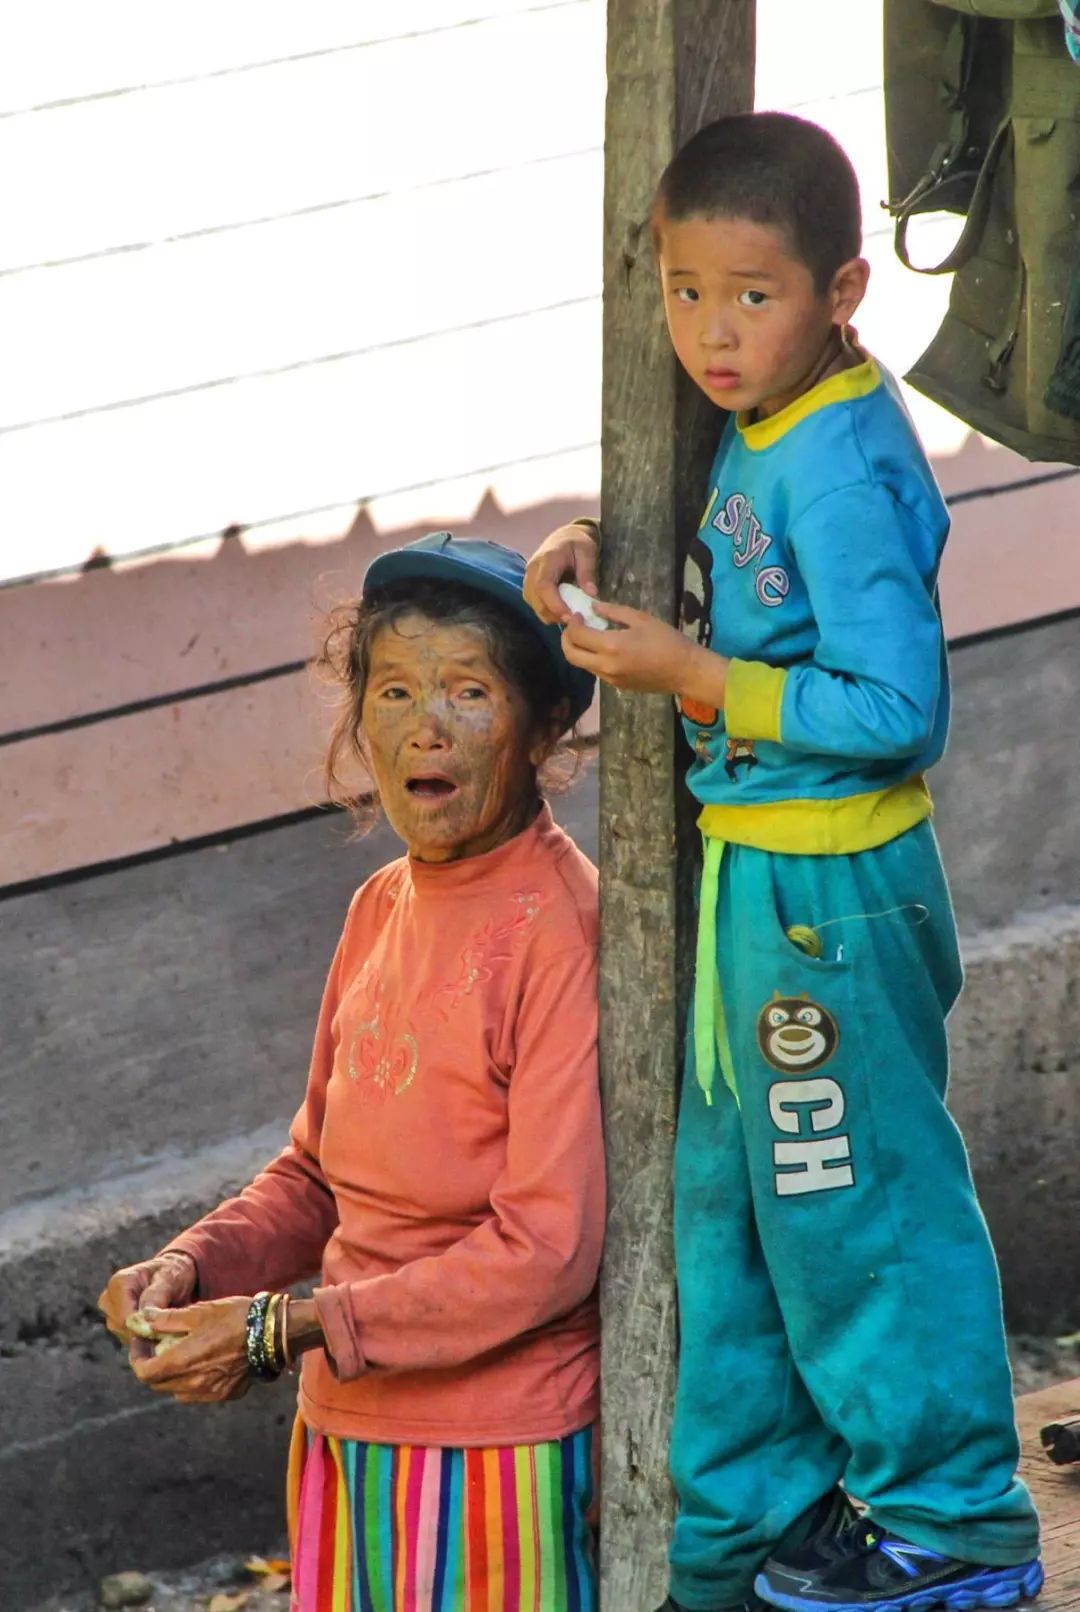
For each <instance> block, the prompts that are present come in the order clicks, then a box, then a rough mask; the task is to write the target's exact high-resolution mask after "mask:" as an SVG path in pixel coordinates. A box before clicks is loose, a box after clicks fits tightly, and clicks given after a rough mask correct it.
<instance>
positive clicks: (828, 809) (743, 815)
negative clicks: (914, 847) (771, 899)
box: [698, 773, 934, 856]
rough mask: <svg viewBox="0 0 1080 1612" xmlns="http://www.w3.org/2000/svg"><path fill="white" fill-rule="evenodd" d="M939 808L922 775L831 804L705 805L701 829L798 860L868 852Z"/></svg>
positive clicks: (699, 824) (700, 824) (832, 800)
mask: <svg viewBox="0 0 1080 1612" xmlns="http://www.w3.org/2000/svg"><path fill="white" fill-rule="evenodd" d="M933 809H934V803H933V801H932V800H931V799H930V791H929V789H928V788H927V787H926V779H925V778H924V776H923V774H922V773H916V774H915V776H914V777H913V778H906V779H905V780H904V782H903V783H901V784H893V785H892V786H891V788H889V789H875V790H872V791H871V792H870V793H869V794H867V795H846V796H844V797H842V798H841V799H835V798H833V799H829V800H774V801H765V802H762V803H760V804H758V805H755V806H748V805H733V806H704V807H702V810H701V816H700V817H699V818H698V827H699V828H700V830H701V832H702V833H703V834H704V835H705V836H706V837H707V838H708V839H717V840H727V841H729V842H730V843H731V844H732V845H752V846H754V847H755V848H756V849H757V850H759V851H782V852H786V853H787V854H789V855H795V856H844V855H847V854H848V853H850V852H853V851H869V850H872V849H873V847H874V846H875V845H884V844H885V843H886V842H887V841H888V840H894V839H896V838H897V836H898V835H900V834H904V833H906V832H907V830H908V829H909V828H914V827H915V824H916V823H921V822H922V821H923V819H924V818H925V817H929V816H930V813H931V812H932V811H933Z"/></svg>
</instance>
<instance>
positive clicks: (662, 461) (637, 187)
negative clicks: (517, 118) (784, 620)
mask: <svg viewBox="0 0 1080 1612" xmlns="http://www.w3.org/2000/svg"><path fill="white" fill-rule="evenodd" d="M607 14H608V45H607V71H608V89H607V128H606V175H605V196H604V387H603V482H602V494H601V502H602V516H603V546H602V555H601V593H602V596H603V597H604V598H613V599H618V600H619V601H620V602H621V603H624V604H630V605H636V606H638V607H640V608H642V609H645V610H649V611H652V612H653V613H655V614H656V615H659V616H661V617H662V618H664V619H665V620H668V621H673V620H674V619H675V610H676V600H677V587H678V582H677V579H678V577H679V576H680V574H681V555H682V553H683V552H684V550H685V545H686V543H687V541H688V539H689V537H690V535H691V534H692V532H693V531H694V530H695V529H696V527H697V524H698V521H699V519H700V514H701V509H702V506H703V502H704V493H705V480H706V475H707V471H708V464H709V460H710V457H711V454H712V452H713V451H714V448H715V444H716V440H717V437H718V435H719V428H720V425H721V424H722V420H721V418H720V416H719V414H718V411H717V410H716V409H715V408H714V407H713V406H712V405H711V404H710V403H709V402H708V400H707V399H705V398H704V397H703V396H702V395H701V394H700V393H699V392H698V391H697V389H696V388H694V387H693V386H692V385H691V384H690V382H689V381H688V380H687V379H686V377H685V376H684V375H682V374H681V372H679V373H678V374H677V373H676V372H677V365H676V361H675V358H674V355H673V354H672V352H671V349H670V345H669V342H668V338H667V333H666V331H665V328H664V320H663V308H662V301H661V297H660V293H659V288H658V281H657V274H656V266H655V262H654V258H653V251H652V243H651V239H650V230H649V215H650V209H651V203H652V197H653V192H654V190H655V187H656V183H657V180H658V179H659V177H660V174H661V173H662V171H663V169H664V167H665V166H666V165H667V163H668V161H669V160H670V158H671V157H672V155H673V154H674V152H675V150H676V149H677V148H678V146H679V145H681V144H682V143H683V142H684V141H685V140H686V139H687V138H688V137H689V136H690V135H691V134H692V133H693V132H694V131H695V130H696V129H698V128H700V127H701V126H702V125H703V124H704V123H707V122H710V121H711V120H712V119H713V118H716V117H720V116H723V115H724V114H725V113H730V112H737V111H745V110H748V109H749V108H750V107H751V106H752V104H753V81H754V0H608V8H607ZM601 734H602V738H601V748H600V872H601V879H600V883H601V965H600V1017H601V1066H602V1080H603V1089H604V1098H605V1105H606V1124H607V1146H608V1169H609V1180H610V1187H609V1190H610V1208H609V1223H608V1241H607V1252H606V1255H605V1261H604V1271H603V1277H602V1286H601V1293H602V1308H603V1321H604V1353H603V1360H604V1366H603V1370H604V1388H603V1420H604V1428H603V1443H602V1450H603V1456H602V1527H601V1558H602V1568H601V1599H602V1606H603V1609H604V1612H650V1609H651V1608H652V1607H654V1606H656V1605H657V1604H658V1603H659V1602H660V1601H661V1600H662V1599H663V1597H664V1593H665V1551H666V1544H667V1539H668V1535H669V1532H670V1527H671V1520H672V1514H673V1505H672V1492H671V1487H670V1482H669V1479H668V1473H667V1446H668V1430H669V1424H670V1412H671V1403H672V1396H673V1391H674V1383H675V1347H676V1310H675V1277H674V1259H673V1252H672V1238H671V1155H672V1145H673V1139H674V1129H675V1113H676V1100H677V1099H676V1093H677V1087H678V1075H679V1070H680V1068H681V1039H682V1029H683V1019H684V1004H685V995H686V991H685V987H686V983H687V981H688V978H689V968H688V964H687V960H688V957H689V954H690V949H691V947H692V941H691V938H690V937H691V935H692V930H693V910H692V903H693V897H692V867H693V862H694V859H695V855H696V846H695V843H694V831H693V828H692V816H691V815H690V814H688V813H687V811H686V808H685V803H684V804H683V805H682V807H680V806H679V805H678V803H677V797H678V795H679V794H680V793H684V792H683V791H681V787H680V773H681V769H682V766H683V758H682V757H681V756H680V755H679V752H678V750H677V744H678V745H679V746H681V745H682V740H681V738H678V736H677V734H676V728H675V715H674V710H673V706H672V702H671V701H670V700H668V699H666V698H663V697H660V696H655V697H654V696H648V697H643V696H641V695H635V694H629V695H621V694H619V693H617V692H616V691H614V690H612V689H609V688H605V689H604V690H603V694H602V701H601Z"/></svg>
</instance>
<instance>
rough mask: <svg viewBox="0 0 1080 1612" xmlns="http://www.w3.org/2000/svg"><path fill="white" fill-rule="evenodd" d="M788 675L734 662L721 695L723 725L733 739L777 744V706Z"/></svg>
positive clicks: (756, 664) (749, 662) (776, 669)
mask: <svg viewBox="0 0 1080 1612" xmlns="http://www.w3.org/2000/svg"><path fill="white" fill-rule="evenodd" d="M786 682H787V672H786V671H785V670H784V668H783V667H782V666H766V665H765V664H764V662H762V661H758V660H733V661H732V662H731V665H730V666H729V667H728V673H727V684H726V688H725V692H724V725H725V727H726V728H727V731H728V734H729V735H730V736H731V738H733V739H751V740H753V739H772V740H774V741H775V742H776V743H779V742H780V705H781V702H782V700H783V698H784V684H785V683H786Z"/></svg>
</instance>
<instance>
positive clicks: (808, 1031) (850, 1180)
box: [757, 991, 855, 1198]
mask: <svg viewBox="0 0 1080 1612" xmlns="http://www.w3.org/2000/svg"><path fill="white" fill-rule="evenodd" d="M757 1042H758V1047H759V1049H760V1052H761V1056H762V1057H763V1058H764V1059H765V1062H766V1063H767V1064H768V1065H769V1066H770V1067H771V1068H772V1069H775V1070H776V1071H777V1072H778V1073H779V1074H781V1075H783V1076H785V1077H786V1078H785V1079H783V1080H777V1081H775V1082H774V1083H773V1084H772V1086H770V1088H769V1116H770V1118H771V1120H772V1123H773V1126H774V1127H775V1130H776V1131H779V1132H780V1133H781V1135H782V1136H783V1137H784V1140H783V1141H774V1142H773V1149H772V1152H773V1171H774V1174H773V1187H774V1190H775V1192H776V1195H777V1197H778V1198H796V1197H803V1196H805V1195H806V1194H807V1193H811V1192H831V1191H835V1190H836V1188H838V1187H850V1186H854V1184H855V1172H854V1169H853V1167H852V1162H851V1142H850V1139H849V1138H848V1137H847V1136H845V1135H843V1134H838V1133H839V1132H840V1127H841V1125H842V1124H843V1122H844V1109H845V1102H844V1093H843V1090H842V1088H841V1086H840V1085H839V1083H838V1082H837V1081H835V1080H830V1079H829V1078H828V1077H826V1076H818V1077H817V1078H814V1079H810V1080H807V1079H805V1078H803V1077H805V1076H806V1075H809V1074H812V1072H813V1071H814V1070H817V1069H821V1068H822V1067H823V1066H824V1065H825V1064H827V1063H828V1062H829V1059H830V1058H831V1057H832V1056H833V1055H834V1053H835V1052H836V1049H837V1047H838V1046H839V1045H840V1027H839V1025H838V1024H837V1022H836V1020H835V1019H834V1018H833V1016H832V1014H831V1013H830V1012H829V1010H828V1008H824V1007H822V1006H821V1004H820V1003H818V1002H813V1001H811V999H810V997H809V996H805V995H803V996H781V995H780V992H779V991H777V992H775V994H774V995H773V998H772V1001H771V1002H766V1004H765V1006H764V1007H763V1008H762V1010H761V1012H760V1013H759V1014H758V1020H757ZM823 1133H827V1134H823Z"/></svg>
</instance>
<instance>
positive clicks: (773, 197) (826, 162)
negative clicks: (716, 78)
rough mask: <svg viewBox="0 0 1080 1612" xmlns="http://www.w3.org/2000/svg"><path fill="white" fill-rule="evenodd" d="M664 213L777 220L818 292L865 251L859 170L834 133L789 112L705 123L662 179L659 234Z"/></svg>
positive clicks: (765, 221)
mask: <svg viewBox="0 0 1080 1612" xmlns="http://www.w3.org/2000/svg"><path fill="white" fill-rule="evenodd" d="M664 217H667V218H670V219H671V220H672V221H673V222H676V221H679V220H682V219H686V218H694V217H701V218H748V219H750V220H751V221H752V222H753V223H755V224H771V225H773V226H774V228H777V229H780V230H782V231H783V232H784V234H785V235H786V236H787V239H788V243H789V249H790V251H791V255H792V256H793V257H795V258H798V259H799V261H800V262H802V263H805V265H806V267H807V268H808V269H809V270H810V273H811V274H812V275H813V277H814V286H815V288H816V289H817V291H818V292H824V291H825V290H826V289H827V288H828V285H829V282H830V280H831V279H832V277H833V275H834V274H835V273H836V271H837V269H838V268H839V267H840V265H841V263H846V262H848V260H849V259H850V258H853V257H858V255H859V253H860V251H861V250H862V209H861V206H860V203H859V185H858V181H857V179H856V178H855V170H854V168H853V167H852V166H851V163H850V162H849V160H848V158H847V156H846V154H845V153H844V151H843V150H842V149H841V148H840V146H839V145H838V144H837V143H836V141H835V140H834V139H833V137H832V135H831V134H826V132H825V130H824V129H822V128H819V127H818V125H817V124H816V123H809V122H807V120H806V119H805V118H796V117H792V116H791V114H790V113H787V112H746V113H742V114H740V115H737V116H735V117H729V118H718V119H717V121H716V122H715V123H707V124H706V125H705V127H704V128H703V129H699V130H698V132H697V134H695V135H694V136H693V137H692V138H691V139H690V140H688V141H687V143H686V145H684V146H683V148H682V150H681V151H679V152H678V153H677V154H676V156H675V157H673V158H672V160H671V162H670V163H669V164H668V166H667V168H666V169H665V170H664V173H663V175H662V177H661V179H660V183H659V185H658V186H657V191H656V201H655V204H654V212H653V220H654V232H655V227H656V224H657V223H658V222H660V221H662V219H663V218H664Z"/></svg>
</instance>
